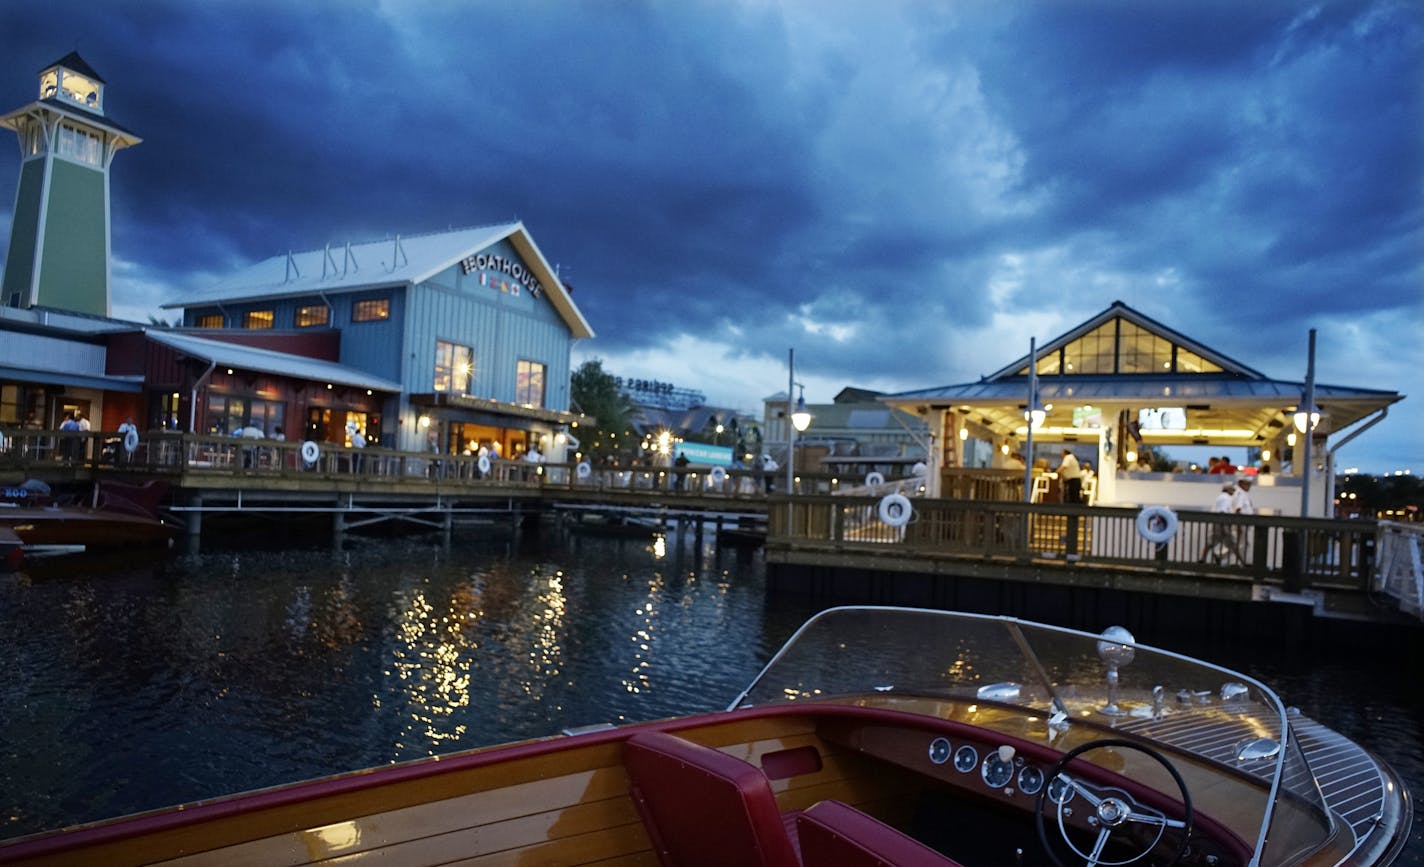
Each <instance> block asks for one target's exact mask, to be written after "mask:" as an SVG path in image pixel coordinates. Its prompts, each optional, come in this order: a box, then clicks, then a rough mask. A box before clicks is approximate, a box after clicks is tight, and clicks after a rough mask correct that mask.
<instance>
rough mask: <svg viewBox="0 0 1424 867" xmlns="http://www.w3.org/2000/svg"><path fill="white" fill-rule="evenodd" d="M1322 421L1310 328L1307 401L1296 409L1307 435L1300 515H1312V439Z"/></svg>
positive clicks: (1298, 427) (1299, 425) (1297, 425)
mask: <svg viewBox="0 0 1424 867" xmlns="http://www.w3.org/2000/svg"><path fill="white" fill-rule="evenodd" d="M1319 423H1320V410H1319V409H1317V408H1316V406H1315V329H1314V328H1312V329H1310V351H1309V355H1308V356H1307V360H1306V363H1305V402H1304V403H1303V404H1302V405H1301V406H1300V407H1299V408H1297V410H1296V413H1295V428H1296V430H1298V431H1300V433H1301V436H1303V437H1305V445H1304V446H1303V447H1302V449H1301V468H1302V469H1303V470H1304V472H1305V474H1304V475H1303V476H1301V480H1300V516H1301V517H1302V518H1305V517H1308V516H1309V515H1310V474H1311V472H1312V471H1313V470H1314V467H1312V466H1311V465H1310V462H1311V455H1310V441H1311V440H1313V439H1315V435H1314V432H1315V426H1316V425H1317V424H1319Z"/></svg>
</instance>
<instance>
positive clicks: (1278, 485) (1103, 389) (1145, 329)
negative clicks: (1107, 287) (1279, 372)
mask: <svg viewBox="0 0 1424 867" xmlns="http://www.w3.org/2000/svg"><path fill="white" fill-rule="evenodd" d="M1032 354H1033V357H1034V361H1035V362H1036V363H1035V364H1034V365H1033V367H1034V370H1035V373H1036V375H1035V376H1032V377H1031V376H1030V356H1029V355H1027V354H1026V355H1024V356H1022V357H1020V358H1018V359H1016V360H1014V361H1013V362H1012V363H1010V364H1007V365H1005V366H1004V367H1003V368H1001V369H1000V370H998V371H996V372H995V373H992V374H990V375H988V376H985V377H984V378H982V379H980V380H979V381H978V382H969V383H963V384H959V385H947V386H942V387H939V388H927V389H920V390H917V391H907V392H903V393H900V394H895V395H889V396H886V397H883V398H881V400H883V401H884V402H886V403H888V404H890V405H891V406H893V407H896V408H899V409H903V410H906V411H910V412H915V413H918V414H920V415H922V416H925V417H926V418H927V419H928V421H929V429H930V430H931V431H932V432H936V434H937V437H936V440H937V443H936V445H937V446H938V447H936V448H932V449H931V450H930V453H931V466H930V490H929V491H928V492H927V493H928V494H929V495H930V496H950V495H951V493H950V491H951V490H962V489H963V487H962V486H956V485H954V483H953V480H954V479H955V478H956V477H963V476H964V475H965V474H970V473H974V472H976V471H977V472H981V473H982V472H983V471H984V468H988V469H998V470H999V471H1000V473H999V475H1001V476H1002V477H1003V479H1002V482H1003V484H1001V485H1000V486H999V488H998V489H999V490H1001V491H1002V490H1015V486H1014V477H1013V475H1012V473H1011V472H1010V467H1011V464H1010V456H1011V455H1013V454H1016V453H1018V454H1023V455H1024V456H1025V458H1026V459H1027V460H1029V462H1030V463H1032V461H1033V458H1034V457H1035V456H1037V457H1038V458H1039V459H1040V461H1042V459H1044V458H1049V461H1048V465H1049V467H1053V466H1056V465H1057V463H1058V460H1057V456H1058V455H1059V453H1060V452H1061V449H1062V448H1064V447H1067V448H1071V449H1073V451H1074V453H1075V455H1077V457H1078V458H1079V460H1080V461H1081V460H1089V461H1091V462H1092V464H1093V466H1094V467H1095V468H1096V471H1097V480H1096V484H1095V489H1094V491H1093V495H1094V499H1093V502H1094V503H1097V504H1102V505H1114V504H1116V505H1147V504H1160V505H1167V506H1172V507H1174V508H1195V509H1206V508H1209V507H1210V505H1211V504H1212V502H1213V499H1214V498H1215V495H1216V492H1217V490H1218V487H1219V485H1220V482H1221V476H1219V475H1210V476H1209V475H1207V474H1205V473H1197V472H1180V471H1176V472H1163V471H1157V470H1152V469H1148V468H1146V467H1143V466H1141V465H1140V464H1139V463H1138V454H1137V453H1138V451H1139V449H1143V447H1144V446H1145V447H1147V449H1143V450H1144V452H1145V451H1147V450H1154V451H1158V452H1160V451H1161V449H1163V448H1166V447H1171V446H1207V447H1217V448H1222V449H1224V448H1226V447H1245V448H1246V449H1247V450H1248V451H1247V453H1248V455H1249V460H1248V461H1247V462H1245V464H1244V466H1242V467H1240V468H1238V472H1246V473H1252V474H1255V475H1256V484H1255V486H1254V490H1253V491H1252V497H1253V498H1254V500H1255V503H1256V506H1257V508H1258V509H1259V510H1260V511H1262V512H1265V513H1276V514H1286V515H1299V514H1301V512H1302V499H1303V497H1302V486H1303V485H1306V484H1308V486H1309V487H1308V495H1309V509H1308V512H1307V514H1309V515H1314V516H1325V515H1329V514H1330V513H1331V504H1332V502H1333V498H1334V492H1333V480H1334V455H1335V452H1336V451H1337V450H1338V449H1339V448H1340V446H1342V445H1344V444H1345V443H1346V442H1349V441H1350V440H1352V439H1354V438H1355V437H1356V436H1358V435H1360V434H1362V433H1364V432H1365V431H1366V430H1367V429H1368V428H1370V427H1372V426H1373V425H1374V424H1376V423H1378V422H1379V421H1380V420H1382V419H1383V418H1384V417H1385V415H1386V413H1387V412H1388V408H1389V407H1390V405H1392V404H1394V403H1396V402H1397V401H1399V400H1402V399H1403V397H1404V396H1403V395H1401V394H1399V393H1397V392H1393V391H1386V390H1380V389H1367V388H1355V387H1347V386H1338V385H1329V384H1321V383H1309V385H1313V395H1314V402H1315V405H1316V407H1317V408H1318V409H1319V416H1318V419H1319V420H1318V423H1317V424H1316V426H1315V427H1314V429H1313V434H1312V435H1313V440H1312V441H1311V444H1310V446H1311V457H1310V464H1311V465H1312V468H1313V472H1312V473H1311V475H1310V476H1309V478H1308V481H1307V477H1306V475H1305V467H1304V463H1305V461H1304V458H1303V453H1304V450H1305V434H1304V432H1302V431H1297V425H1296V424H1295V416H1296V414H1297V412H1298V411H1300V410H1301V409H1302V406H1303V404H1304V403H1305V393H1306V389H1307V385H1308V383H1307V382H1305V381H1301V380H1281V379H1272V378H1270V377H1268V376H1266V375H1265V374H1262V373H1260V372H1259V371H1256V370H1254V369H1252V368H1250V367H1248V366H1246V365H1245V364H1242V363H1240V362H1238V361H1236V360H1234V359H1232V358H1230V357H1228V356H1226V355H1223V354H1222V353H1220V352H1217V351H1216V350H1214V349H1212V348H1210V347H1208V346H1205V345H1204V344H1202V343H1199V342H1197V341H1195V340H1193V339H1191V338H1190V337H1187V336H1186V335H1184V334H1181V333H1179V332H1177V331H1174V330H1172V329H1171V328H1168V327H1167V326H1165V325H1163V324H1162V323H1160V322H1157V321H1155V320H1153V319H1151V318H1149V317H1147V316H1144V315H1143V314H1142V313H1139V312H1138V311H1136V310H1134V309H1132V308H1131V307H1128V306H1127V305H1125V304H1123V303H1122V302H1120V301H1118V302H1114V303H1113V304H1112V306H1110V307H1108V308H1107V309H1106V310H1104V311H1102V312H1101V313H1099V314H1098V315H1096V316H1094V317H1092V318H1091V319H1088V320H1087V321H1086V322H1083V323H1082V324H1081V325H1079V326H1077V327H1076V328H1074V329H1072V330H1070V331H1068V332H1066V333H1064V334H1062V335H1061V336H1059V337H1057V338H1054V339H1053V340H1050V341H1048V342H1047V343H1045V344H1044V345H1043V346H1042V347H1035V348H1034V350H1033V352H1032ZM1031 391H1032V392H1036V395H1035V394H1031ZM1031 403H1034V404H1035V407H1036V408H1041V409H1042V410H1043V413H1042V421H1041V422H1040V423H1039V424H1037V425H1035V427H1034V428H1033V430H1032V441H1033V447H1034V452H1033V454H1029V452H1028V439H1029V434H1030V431H1029V421H1028V417H1029V416H1030V415H1031V414H1030V413H1029V410H1030V409H1031V406H1030V404H1031ZM1306 417H1308V416H1307V414H1305V413H1303V412H1302V421H1304V420H1305V418H1306ZM1306 426H1308V424H1307V425H1306ZM1050 454H1051V455H1052V457H1051V458H1050V457H1049V456H1050ZM1019 472H1020V473H1021V474H1022V472H1023V471H1022V470H1020V471H1019ZM1016 490H1017V491H1018V492H1019V494H1021V493H1022V490H1023V487H1022V486H1018V487H1017V489H1016Z"/></svg>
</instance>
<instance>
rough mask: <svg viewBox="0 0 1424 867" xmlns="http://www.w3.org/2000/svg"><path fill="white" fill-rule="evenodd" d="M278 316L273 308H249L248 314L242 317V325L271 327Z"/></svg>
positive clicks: (247, 326) (246, 326) (245, 326)
mask: <svg viewBox="0 0 1424 867" xmlns="http://www.w3.org/2000/svg"><path fill="white" fill-rule="evenodd" d="M276 318H277V317H276V315H275V314H274V313H273V312H272V311H271V310H249V311H247V315H246V316H243V317H242V327H243V328H271V327H272V323H273V322H274V321H276Z"/></svg>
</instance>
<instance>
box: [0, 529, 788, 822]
mask: <svg viewBox="0 0 1424 867" xmlns="http://www.w3.org/2000/svg"><path fill="white" fill-rule="evenodd" d="M690 544H691V543H690V542H689V543H688V545H689V546H688V547H683V548H679V547H678V546H676V545H675V544H673V543H672V542H671V541H668V542H664V541H663V540H662V539H658V540H656V541H655V542H638V543H630V542H628V541H617V540H598V539H587V538H581V539H576V540H574V541H571V542H569V543H567V546H566V547H560V546H557V545H553V546H551V548H550V549H549V550H546V551H544V552H541V553H534V554H531V555H527V556H526V555H520V554H511V553H509V552H508V551H507V550H506V549H505V548H503V547H498V548H496V547H490V546H486V547H483V548H481V547H477V546H476V547H464V546H459V545H457V546H454V547H452V549H450V550H449V551H448V552H441V551H440V550H439V549H436V548H432V547H430V546H429V545H428V544H424V543H421V544H416V543H383V544H369V545H364V546H362V547H361V548H360V549H359V550H358V551H353V552H347V553H345V554H341V555H332V554H329V553H322V552H289V553H281V554H273V553H253V554H243V555H238V556H234V555H231V554H224V555H211V556H207V557H204V558H201V559H200V560H199V561H197V562H196V563H183V562H180V563H177V564H174V565H170V567H169V568H168V569H167V571H166V572H165V573H163V574H154V573H143V572H134V573H126V574H108V575H102V576H93V577H88V576H81V575H76V576H74V577H72V578H62V579H57V580H47V581H41V582H34V583H31V582H28V581H27V580H25V579H24V578H22V577H17V576H0V642H3V646H4V647H5V648H6V649H7V653H6V659H7V663H8V665H9V668H10V671H9V672H8V673H7V674H8V676H7V677H6V678H4V679H0V724H3V728H4V732H3V747H0V748H3V751H4V752H3V754H0V807H3V808H4V811H5V812H4V813H3V814H0V817H3V818H2V819H0V836H6V837H8V836H16V835H19V834H24V833H30V832H33V831H38V830H43V829H47V828H52V827H58V826H62V825H66V824H72V823H74V822H79V821H86V820H91V819H97V818H104V817H108V816H112V815H119V814H123V813H128V812H134V811H138V810H144V809H150V808H154V807H159V806H166V805H169V804H173V803H181V802H185V801H190V800H195V799H199V798H205V797H211V796H214V795H219V794H225V793H229V792H235V791H243V790H247V789H252V788H258V787H263V786H270V785H275V784H279V783H283V782H289V781H292V780H297V779H304V778H309V777H313V776H320V775H324V774H330V773H338V772H342V771H348V770H353V769H357V768H362V767H371V766H375V765H380V764H384V763H388V762H394V761H402V760H407V759H414V758H421V757H425V756H428V755H433V754H437V753H445V752H450V751H453V750H458V749H466V748H470V747H475V746H483V745H488V744H492V743H500V742H504V741H509V740H517V739H523V738H530V737H539V736H544V735H548V734H552V733H555V732H557V731H558V730H559V729H561V728H565V727H570V726H579V725H586V724H590V723H597V722H626V721H635V720H643V719H656V718H660V717H666V716H673V715H678V714H685V713H691V712H698V711H707V710H717V709H720V708H722V707H724V706H725V705H726V703H727V702H729V701H730V700H731V699H732V698H733V697H734V696H735V695H736V693H737V692H738V691H739V690H740V689H741V688H742V687H743V686H745V684H746V682H747V681H748V680H750V678H751V677H752V676H753V675H755V673H756V672H757V671H758V670H759V669H760V667H761V666H762V665H763V664H764V663H765V661H766V659H767V657H768V656H769V655H770V653H771V652H772V651H773V650H774V649H775V647H776V646H778V645H779V644H780V642H781V641H782V640H783V639H784V638H785V637H786V636H787V635H789V634H790V632H791V631H792V630H793V629H794V628H795V627H796V626H797V625H799V624H800V622H801V621H802V620H803V619H804V618H805V617H806V616H807V615H808V614H809V613H810V611H811V610H812V609H813V607H816V606H812V605H811V603H809V602H808V603H796V602H793V603H791V604H789V605H779V606H777V609H776V610H775V611H769V610H768V608H767V606H766V604H765V591H764V583H763V570H762V566H761V561H760V558H759V556H756V555H741V556H740V557H739V555H738V554H736V553H735V552H732V551H724V552H721V553H720V554H719V552H718V551H717V550H716V549H715V548H714V547H712V546H711V545H708V546H707V547H705V548H704V549H702V551H701V556H700V557H699V556H698V552H697V551H695V550H694V549H693V548H691V547H690Z"/></svg>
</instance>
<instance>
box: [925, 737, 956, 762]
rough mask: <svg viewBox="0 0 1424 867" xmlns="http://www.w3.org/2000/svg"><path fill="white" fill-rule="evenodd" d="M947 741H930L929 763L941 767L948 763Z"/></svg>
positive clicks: (937, 739) (939, 739)
mask: <svg viewBox="0 0 1424 867" xmlns="http://www.w3.org/2000/svg"><path fill="white" fill-rule="evenodd" d="M950 752H951V750H950V746H949V741H948V740H946V739H944V738H935V739H934V740H932V741H930V761H932V762H934V763H935V764H937V765H942V764H944V763H945V762H947V761H949V754H950Z"/></svg>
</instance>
